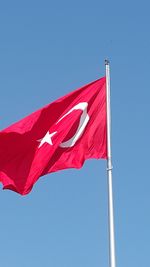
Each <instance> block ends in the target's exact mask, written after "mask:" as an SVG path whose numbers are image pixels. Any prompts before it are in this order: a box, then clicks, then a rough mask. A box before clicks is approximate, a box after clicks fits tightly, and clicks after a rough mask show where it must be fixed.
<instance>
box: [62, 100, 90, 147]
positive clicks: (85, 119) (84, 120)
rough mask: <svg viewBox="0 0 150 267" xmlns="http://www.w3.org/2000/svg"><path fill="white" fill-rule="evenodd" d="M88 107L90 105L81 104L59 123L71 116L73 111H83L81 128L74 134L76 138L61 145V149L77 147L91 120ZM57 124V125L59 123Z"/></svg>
mask: <svg viewBox="0 0 150 267" xmlns="http://www.w3.org/2000/svg"><path fill="white" fill-rule="evenodd" d="M87 107H88V103H87V102H81V103H79V104H77V105H76V106H74V107H73V108H72V109H70V110H69V111H68V112H67V113H66V114H65V115H64V116H62V117H61V118H60V119H59V121H58V122H60V121H61V120H62V119H64V118H65V117H66V116H67V115H69V114H70V113H71V112H72V111H74V110H82V111H83V112H82V115H81V117H80V122H79V126H78V128H77V131H76V133H75V134H74V136H73V137H72V138H70V139H69V140H67V141H66V142H63V143H61V144H60V145H59V146H60V147H64V148H65V147H72V146H74V145H75V143H76V142H77V140H78V139H79V138H80V137H81V135H82V134H83V132H84V130H85V127H86V125H87V123H88V121H89V119H90V117H89V115H88V113H87ZM58 122H57V123H58Z"/></svg>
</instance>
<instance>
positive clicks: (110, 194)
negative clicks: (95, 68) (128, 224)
mask: <svg viewBox="0 0 150 267" xmlns="http://www.w3.org/2000/svg"><path fill="white" fill-rule="evenodd" d="M105 66H106V102H107V154H108V159H107V177H108V217H109V262H110V267H116V258H115V233H114V208H113V188H112V155H111V108H110V66H109V61H108V60H105Z"/></svg>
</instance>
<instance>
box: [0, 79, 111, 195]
mask: <svg viewBox="0 0 150 267" xmlns="http://www.w3.org/2000/svg"><path fill="white" fill-rule="evenodd" d="M84 105H87V107H86V108H83V106H84ZM80 106H82V108H83V109H82V108H81V107H80ZM87 119H88V122H87V121H86V120H87ZM85 121H86V125H85V124H84V123H85ZM83 122H84V123H83ZM80 124H81V125H80ZM79 125H80V126H81V127H80V129H78V128H79ZM78 130H80V131H81V133H80V136H78V138H77V140H76V141H74V144H72V146H71V145H68V143H67V146H66V147H62V146H63V144H64V142H66V141H68V140H70V139H71V138H72V137H74V136H75V134H76V133H77V132H78ZM46 134H47V135H46ZM49 136H50V137H49ZM46 137H48V139H46ZM43 138H45V139H43ZM45 140H46V141H45ZM47 140H48V141H47ZM89 158H96V159H98V158H104V159H106V158H107V145H106V80H105V77H104V78H101V79H99V80H97V81H94V82H92V83H90V84H88V85H86V86H84V87H82V88H80V89H78V90H76V91H73V92H72V93H70V94H68V95H66V96H64V97H62V98H60V99H58V100H56V101H54V102H53V103H51V104H49V105H47V106H46V107H44V108H41V109H39V110H38V111H36V112H34V113H32V114H31V115H29V116H27V117H26V118H24V119H22V120H20V121H19V122H17V123H15V124H13V125H11V126H9V127H8V128H6V129H4V130H2V131H0V181H1V182H2V183H3V186H4V187H3V188H4V189H10V190H13V191H16V192H18V193H20V194H22V195H25V194H28V193H29V192H30V191H31V189H32V187H33V185H34V183H35V182H36V181H37V180H38V179H39V177H40V176H43V175H45V174H47V173H50V172H55V171H58V170H62V169H67V168H81V167H82V165H83V163H84V161H85V160H86V159H89Z"/></svg>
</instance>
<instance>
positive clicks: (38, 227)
mask: <svg viewBox="0 0 150 267" xmlns="http://www.w3.org/2000/svg"><path fill="white" fill-rule="evenodd" d="M149 10H150V4H149V2H148V1H142V2H141V1H139V2H138V1H129V0H127V1H98V0H97V1H96V0H93V1H79V0H76V1H66V0H64V1H48V0H47V1H46V0H43V1H38V0H36V1H34V0H30V1H29V0H26V1H19V0H18V1H16V0H14V1H1V3H0V93H1V97H0V128H1V129H3V128H5V127H6V126H8V125H10V124H11V123H13V122H15V121H17V120H19V119H21V118H22V117H24V116H25V115H27V114H30V113H31V112H33V111H35V110H36V109H38V108H40V107H42V106H44V105H46V104H47V103H50V102H51V101H53V100H55V99H57V98H58V97H60V96H62V95H65V94H66V93H68V92H69V91H72V90H74V89H76V88H78V87H80V86H82V85H84V84H86V83H88V82H90V81H92V80H95V79H97V78H99V77H102V76H104V74H105V66H104V59H105V58H106V57H108V58H109V59H110V62H111V90H112V93H111V95H112V98H111V101H112V148H113V166H114V170H113V177H114V181H113V186H114V201H115V227H116V230H115V231H116V254H117V264H118V265H117V267H119V266H121V267H127V266H128V267H133V266H135V267H141V266H150V257H149V250H150V175H149V159H150V158H149V147H150V143H149V136H150V124H149V112H150V106H149V99H150V85H149V84H150V83H149V73H150V52H149V51H150V49H149V48H150V29H149V25H150V17H149ZM105 170H106V162H105V161H104V160H99V161H97V160H89V161H87V162H86V163H85V165H84V167H83V168H82V169H81V170H65V171H61V172H58V173H53V174H50V175H47V176H45V177H43V178H41V179H40V180H39V181H38V182H37V184H36V185H35V186H34V188H33V190H32V192H31V193H30V194H29V195H27V196H25V197H21V196H20V195H18V194H16V193H14V192H11V191H7V190H5V191H3V190H1V191H0V211H1V212H0V229H1V237H0V265H1V266H3V267H10V266H11V267H20V266H21V267H31V266H32V267H33V266H36V267H41V266H44V267H49V266H52V267H91V266H92V267H100V266H102V267H107V266H108V224H107V179H106V171H105ZM1 188H2V186H1Z"/></svg>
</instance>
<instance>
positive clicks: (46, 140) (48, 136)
mask: <svg viewBox="0 0 150 267" xmlns="http://www.w3.org/2000/svg"><path fill="white" fill-rule="evenodd" d="M56 133H57V132H53V133H51V134H50V133H49V131H48V132H47V133H46V135H45V136H44V137H43V138H42V139H40V140H38V141H39V142H40V144H39V148H40V147H41V146H42V145H43V144H45V143H48V144H49V145H51V146H52V145H53V143H52V136H53V135H54V134H56Z"/></svg>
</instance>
